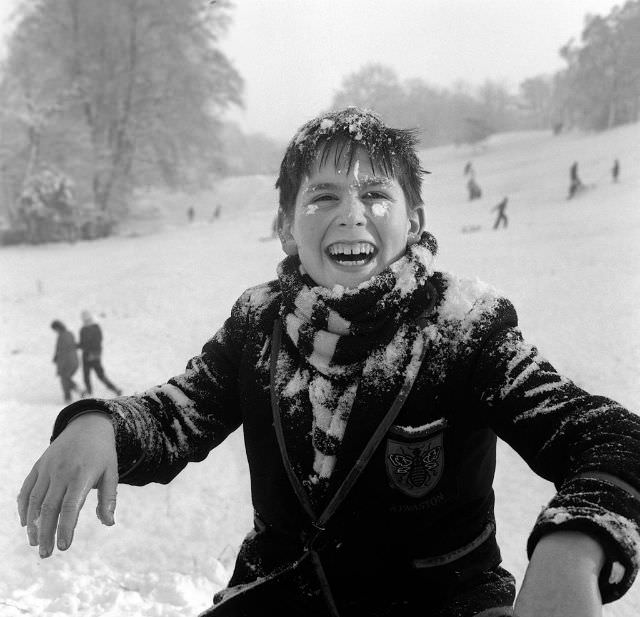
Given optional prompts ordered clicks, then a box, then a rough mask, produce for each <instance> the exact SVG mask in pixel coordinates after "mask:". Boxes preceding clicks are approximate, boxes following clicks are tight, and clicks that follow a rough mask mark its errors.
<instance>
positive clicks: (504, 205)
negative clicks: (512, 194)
mask: <svg viewBox="0 0 640 617" xmlns="http://www.w3.org/2000/svg"><path fill="white" fill-rule="evenodd" d="M508 201H509V200H508V199H507V198H506V197H505V198H504V199H503V200H502V201H501V202H500V203H499V204H498V205H497V206H494V207H493V208H492V210H497V211H498V215H497V216H496V220H495V222H494V223H493V228H494V229H498V227H499V226H500V223H502V224H503V225H504V227H506V226H507V225H508V224H509V219H508V218H507V215H506V214H505V213H504V211H505V210H506V209H507V203H508Z"/></svg>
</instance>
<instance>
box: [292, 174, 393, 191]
mask: <svg viewBox="0 0 640 617" xmlns="http://www.w3.org/2000/svg"><path fill="white" fill-rule="evenodd" d="M389 184H391V179H390V178H388V177H387V176H365V177H364V178H362V179H361V180H359V181H358V182H354V183H352V186H373V185H377V186H388V185H389ZM340 188H341V185H338V184H335V183H334V182H318V183H317V184H310V185H309V186H308V187H307V188H306V189H305V190H304V192H305V193H316V192H318V191H337V190H339V189H340Z"/></svg>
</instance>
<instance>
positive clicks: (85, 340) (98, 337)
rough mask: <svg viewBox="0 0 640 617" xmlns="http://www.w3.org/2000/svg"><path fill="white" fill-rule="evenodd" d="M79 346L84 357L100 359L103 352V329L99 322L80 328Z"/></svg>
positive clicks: (86, 358)
mask: <svg viewBox="0 0 640 617" xmlns="http://www.w3.org/2000/svg"><path fill="white" fill-rule="evenodd" d="M78 347H79V348H80V349H81V350H82V359H83V360H84V361H86V360H99V359H100V355H101V354H102V330H101V329H100V326H99V325H98V324H97V323H92V324H89V325H87V326H82V328H80V335H79V341H78Z"/></svg>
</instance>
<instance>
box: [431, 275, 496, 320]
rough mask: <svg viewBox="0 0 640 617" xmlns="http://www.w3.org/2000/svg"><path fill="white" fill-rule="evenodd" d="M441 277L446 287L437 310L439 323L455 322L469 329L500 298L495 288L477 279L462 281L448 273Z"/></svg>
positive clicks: (493, 306)
mask: <svg viewBox="0 0 640 617" xmlns="http://www.w3.org/2000/svg"><path fill="white" fill-rule="evenodd" d="M443 275H444V279H445V281H446V283H447V287H446V290H445V292H444V297H443V298H442V301H441V303H440V306H439V310H438V321H439V322H441V323H444V322H456V321H457V322H462V323H463V324H464V325H465V326H467V327H470V326H472V325H473V323H474V322H476V321H477V320H478V319H480V318H482V317H483V316H484V315H486V313H487V311H491V310H492V309H493V308H495V305H497V303H498V301H499V300H500V298H501V297H502V294H501V293H500V292H499V291H498V290H497V289H496V288H495V287H493V286H491V285H488V284H487V283H484V282H483V281H481V280H480V279H478V278H473V279H463V278H459V277H457V276H456V275H454V274H450V273H443Z"/></svg>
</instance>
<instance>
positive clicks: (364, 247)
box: [329, 242, 374, 255]
mask: <svg viewBox="0 0 640 617" xmlns="http://www.w3.org/2000/svg"><path fill="white" fill-rule="evenodd" d="M373 251H374V247H373V246H372V245H371V244H369V243H368V242H358V243H357V244H345V243H343V242H336V243H335V244H332V245H331V246H330V247H329V253H330V254H331V255H370V254H371V253H373Z"/></svg>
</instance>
